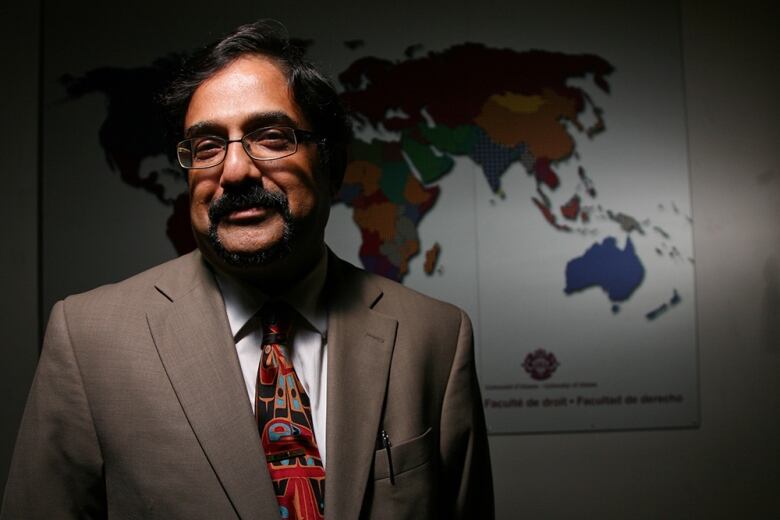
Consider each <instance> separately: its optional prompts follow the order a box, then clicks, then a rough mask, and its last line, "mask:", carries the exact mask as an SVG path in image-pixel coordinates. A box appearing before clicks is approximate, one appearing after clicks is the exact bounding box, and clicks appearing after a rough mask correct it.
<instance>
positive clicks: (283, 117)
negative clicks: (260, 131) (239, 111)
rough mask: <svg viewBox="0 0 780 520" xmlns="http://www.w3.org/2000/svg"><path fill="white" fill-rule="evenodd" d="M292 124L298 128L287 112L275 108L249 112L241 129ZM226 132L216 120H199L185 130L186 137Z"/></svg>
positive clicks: (245, 130)
mask: <svg viewBox="0 0 780 520" xmlns="http://www.w3.org/2000/svg"><path fill="white" fill-rule="evenodd" d="M274 125H282V126H291V127H293V128H298V122H297V121H296V120H295V119H293V118H292V117H290V116H289V115H288V114H287V113H286V112H282V111H278V110H274V111H270V112H255V113H253V114H249V116H247V117H246V119H245V120H244V122H243V123H242V124H241V129H242V130H243V131H244V132H249V131H251V130H254V129H256V128H263V127H266V126H274ZM224 132H225V126H224V125H222V124H220V123H218V122H216V121H209V120H206V121H198V122H197V123H195V124H194V125H192V126H190V127H189V128H187V130H186V131H185V132H184V135H185V137H193V136H198V135H220V134H222V133H224Z"/></svg>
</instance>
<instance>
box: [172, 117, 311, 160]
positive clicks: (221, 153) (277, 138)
mask: <svg viewBox="0 0 780 520" xmlns="http://www.w3.org/2000/svg"><path fill="white" fill-rule="evenodd" d="M322 140H323V139H322V138H321V137H320V136H318V135H317V134H315V133H314V132H308V131H306V130H298V129H297V128H290V127H287V126H269V127H265V128H258V129H257V130H252V131H251V132H249V133H248V134H246V135H244V137H242V138H241V139H225V138H223V137H218V136H215V135H204V136H200V137H192V138H190V139H185V140H183V141H181V142H179V144H178V145H176V156H177V157H178V159H179V164H181V166H182V168H187V169H190V170H196V169H201V168H211V167H212V166H217V165H218V164H221V163H222V161H224V160H225V156H226V155H227V147H228V145H229V144H230V143H241V146H243V148H244V151H245V152H246V153H247V155H248V156H249V157H251V158H252V159H255V160H257V161H270V160H272V159H281V158H282V157H287V156H289V155H292V154H294V153H295V152H297V151H298V143H299V142H320V141H322Z"/></svg>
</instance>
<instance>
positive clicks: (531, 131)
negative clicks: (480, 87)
mask: <svg viewBox="0 0 780 520" xmlns="http://www.w3.org/2000/svg"><path fill="white" fill-rule="evenodd" d="M508 95H509V94H503V95H501V96H491V97H490V98H488V100H487V101H486V102H485V104H484V105H483V107H482V112H481V113H480V114H479V115H478V116H477V117H476V118H475V119H474V122H475V123H477V124H478V125H479V126H480V127H482V129H484V130H485V132H487V134H488V135H489V136H490V138H491V139H492V140H493V141H494V142H496V143H499V144H502V145H504V146H509V147H514V146H517V145H518V144H520V143H526V145H527V146H528V148H529V151H530V152H531V153H532V154H533V155H534V156H535V157H545V158H548V159H550V160H551V161H558V160H561V159H565V158H566V157H568V156H569V155H571V153H572V152H573V151H574V141H573V140H572V138H571V136H570V135H569V133H568V132H567V131H566V127H565V126H564V125H563V124H562V123H561V121H560V120H561V119H566V120H569V121H571V122H572V123H574V125H575V126H576V127H577V128H581V127H582V125H581V124H580V123H579V121H578V119H577V101H576V100H575V99H572V98H566V97H563V96H560V95H558V94H556V93H555V92H553V91H552V90H549V89H545V90H544V91H543V92H542V98H543V99H544V103H541V104H539V103H536V102H535V101H536V100H535V98H537V97H538V96H527V97H528V98H529V100H528V103H525V104H522V103H519V102H518V100H517V99H514V98H507V96H508ZM514 96H515V97H517V96H518V95H514ZM534 106H536V107H537V110H535V111H533V112H529V111H528V110H529V108H531V107H534ZM510 107H514V108H519V109H520V110H517V111H515V110H512V109H511V108H510Z"/></svg>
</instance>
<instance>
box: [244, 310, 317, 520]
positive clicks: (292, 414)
mask: <svg viewBox="0 0 780 520" xmlns="http://www.w3.org/2000/svg"><path fill="white" fill-rule="evenodd" d="M293 312H295V311H293V310H292V309H290V307H288V306H287V305H286V304H284V303H282V302H269V303H266V304H265V306H264V307H263V308H262V309H261V311H260V318H261V322H262V324H263V352H262V355H261V358H260V366H259V367H258V370H257V387H256V390H255V417H256V418H257V427H258V429H259V431H260V438H261V440H262V442H263V449H264V450H265V459H266V461H267V463H268V472H269V473H270V475H271V480H272V481H273V483H274V490H275V491H276V499H277V500H278V501H279V512H280V514H281V517H282V518H283V519H284V520H287V519H290V520H314V519H322V518H324V514H325V468H324V467H323V466H322V460H321V459H320V451H319V449H318V448H317V440H316V439H315V438H314V428H313V424H314V423H313V422H312V418H311V405H310V403H309V396H308V395H307V394H306V391H305V390H304V389H303V385H301V382H300V380H299V379H298V376H297V375H296V374H295V369H294V368H293V365H292V363H291V362H290V361H289V360H288V359H287V356H286V355H285V353H284V349H285V346H286V345H288V344H289V343H288V339H291V337H292V323H291V322H292V319H291V318H292V313H293Z"/></svg>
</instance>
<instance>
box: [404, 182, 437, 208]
mask: <svg viewBox="0 0 780 520" xmlns="http://www.w3.org/2000/svg"><path fill="white" fill-rule="evenodd" d="M435 196H436V194H433V195H432V194H431V193H430V192H429V191H426V190H425V187H423V185H422V183H421V182H420V181H418V180H417V178H416V177H414V176H413V175H409V177H408V178H407V179H406V185H405V186H404V198H405V199H406V200H408V201H409V202H411V203H412V204H414V205H420V204H424V203H426V202H428V201H429V200H430V199H431V197H435Z"/></svg>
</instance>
